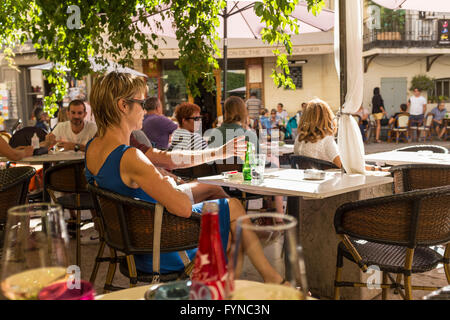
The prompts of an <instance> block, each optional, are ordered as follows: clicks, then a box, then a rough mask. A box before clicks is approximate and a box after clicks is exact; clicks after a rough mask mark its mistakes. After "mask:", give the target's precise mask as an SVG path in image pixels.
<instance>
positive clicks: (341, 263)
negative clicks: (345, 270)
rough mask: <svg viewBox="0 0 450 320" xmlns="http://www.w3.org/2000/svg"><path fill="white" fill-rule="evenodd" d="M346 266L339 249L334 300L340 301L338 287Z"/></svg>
mask: <svg viewBox="0 0 450 320" xmlns="http://www.w3.org/2000/svg"><path fill="white" fill-rule="evenodd" d="M343 266H344V258H343V256H342V253H341V252H340V251H339V249H338V254H337V261H336V274H335V278H334V300H339V299H340V298H341V297H340V294H341V293H340V287H339V286H338V282H340V281H341V278H342V267H343Z"/></svg>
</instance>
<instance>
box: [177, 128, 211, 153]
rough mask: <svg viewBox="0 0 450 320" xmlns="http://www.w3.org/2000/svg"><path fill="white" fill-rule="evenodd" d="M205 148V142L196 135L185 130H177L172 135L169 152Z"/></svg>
mask: <svg viewBox="0 0 450 320" xmlns="http://www.w3.org/2000/svg"><path fill="white" fill-rule="evenodd" d="M207 147H208V145H207V144H206V141H205V140H203V138H202V137H201V136H200V135H199V134H198V133H196V132H194V133H192V132H190V131H188V130H186V129H177V130H175V131H174V132H173V134H172V144H171V146H170V147H169V151H172V150H203V149H206V148H207Z"/></svg>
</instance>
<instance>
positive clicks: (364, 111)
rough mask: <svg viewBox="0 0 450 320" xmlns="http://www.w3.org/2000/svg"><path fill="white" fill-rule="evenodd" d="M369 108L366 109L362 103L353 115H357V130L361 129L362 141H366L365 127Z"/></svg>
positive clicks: (367, 122)
mask: <svg viewBox="0 0 450 320" xmlns="http://www.w3.org/2000/svg"><path fill="white" fill-rule="evenodd" d="M369 114H370V113H369V110H367V109H366V108H364V107H363V106H362V105H361V107H359V109H358V111H357V112H356V113H355V115H357V116H359V118H360V122H359V123H358V126H359V130H361V135H362V137H363V141H364V142H366V141H367V137H366V133H365V132H366V129H367V126H368V125H369V121H368V119H369Z"/></svg>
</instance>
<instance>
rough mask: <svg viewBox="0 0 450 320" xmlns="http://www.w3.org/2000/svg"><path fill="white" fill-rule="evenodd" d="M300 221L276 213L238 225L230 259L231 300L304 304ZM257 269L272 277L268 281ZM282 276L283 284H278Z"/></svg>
mask: <svg viewBox="0 0 450 320" xmlns="http://www.w3.org/2000/svg"><path fill="white" fill-rule="evenodd" d="M297 229H298V224H297V219H295V218H294V217H292V216H289V215H284V214H275V213H261V214H247V215H245V216H242V217H239V218H238V219H237V222H236V235H235V237H234V239H233V241H232V246H231V256H229V259H228V263H229V265H228V273H229V275H228V281H227V285H226V291H227V297H228V298H229V299H232V300H246V299H251V300H304V299H306V297H307V293H308V288H307V283H306V274H305V264H304V260H303V256H302V251H301V247H300V246H299V244H298V241H297ZM253 261H255V265H257V268H258V269H259V270H260V271H261V270H265V271H264V272H262V273H265V274H266V277H267V275H268V276H269V277H271V278H272V279H271V280H268V279H266V280H267V282H265V281H264V279H263V277H262V276H261V273H260V272H259V271H257V269H256V268H255V265H253ZM276 273H278V274H279V275H280V276H281V277H279V278H280V279H283V281H279V280H277V282H275V281H274V280H273V279H274V275H276Z"/></svg>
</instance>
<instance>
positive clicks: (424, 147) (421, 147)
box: [394, 144, 448, 153]
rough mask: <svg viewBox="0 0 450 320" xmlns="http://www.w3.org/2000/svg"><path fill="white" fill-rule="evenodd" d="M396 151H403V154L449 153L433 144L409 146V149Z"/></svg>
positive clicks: (404, 148)
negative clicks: (421, 152) (424, 152)
mask: <svg viewBox="0 0 450 320" xmlns="http://www.w3.org/2000/svg"><path fill="white" fill-rule="evenodd" d="M394 151H401V152H417V151H433V152H435V153H448V149H447V148H445V147H441V146H437V145H433V144H423V145H415V146H407V147H403V148H399V149H395V150H394Z"/></svg>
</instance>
